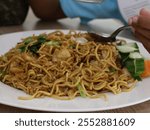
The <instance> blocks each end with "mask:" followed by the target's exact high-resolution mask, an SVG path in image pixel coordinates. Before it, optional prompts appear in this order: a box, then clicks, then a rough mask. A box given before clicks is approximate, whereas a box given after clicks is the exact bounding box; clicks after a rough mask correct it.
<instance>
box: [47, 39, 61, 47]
mask: <svg viewBox="0 0 150 130" xmlns="http://www.w3.org/2000/svg"><path fill="white" fill-rule="evenodd" d="M46 44H47V45H53V46H59V45H60V43H59V42H58V41H54V40H52V41H49V42H47V43H46Z"/></svg>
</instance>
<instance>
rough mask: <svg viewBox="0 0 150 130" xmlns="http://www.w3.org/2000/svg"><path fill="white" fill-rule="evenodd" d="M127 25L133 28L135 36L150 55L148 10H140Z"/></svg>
mask: <svg viewBox="0 0 150 130" xmlns="http://www.w3.org/2000/svg"><path fill="white" fill-rule="evenodd" d="M128 24H129V25H131V26H132V27H133V32H134V34H135V36H136V37H137V38H138V39H139V40H140V41H141V42H142V44H143V45H144V47H145V48H146V49H147V51H148V52H149V53H150V10H148V9H145V8H143V9H141V10H140V13H139V15H138V16H134V17H131V18H130V19H129V22H128Z"/></svg>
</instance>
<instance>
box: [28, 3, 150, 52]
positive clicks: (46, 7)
mask: <svg viewBox="0 0 150 130" xmlns="http://www.w3.org/2000/svg"><path fill="white" fill-rule="evenodd" d="M29 2H30V5H31V7H32V9H33V12H34V13H35V15H36V16H37V17H38V18H40V19H42V20H56V19H59V18H64V17H70V18H75V17H80V19H81V23H83V24H86V23H87V22H89V21H90V20H93V19H95V18H115V19H119V20H121V21H122V22H123V23H125V20H124V19H123V17H122V16H121V14H120V11H119V8H118V4H117V0H105V1H104V2H103V3H102V4H87V3H86V4H85V3H80V2H77V1H75V0H42V1H41V0H29ZM126 24H127V23H126ZM128 24H129V25H131V26H132V27H133V30H134V34H135V36H136V37H137V38H138V39H139V40H140V41H141V42H142V43H143V45H144V47H145V48H146V49H147V50H148V51H149V53H150V11H149V10H147V9H142V10H141V11H140V14H139V15H138V16H135V17H132V18H130V19H129V23H128Z"/></svg>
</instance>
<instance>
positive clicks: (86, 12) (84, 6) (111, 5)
mask: <svg viewBox="0 0 150 130" xmlns="http://www.w3.org/2000/svg"><path fill="white" fill-rule="evenodd" d="M60 4H61V8H62V10H63V12H64V13H65V15H66V16H68V17H70V18H75V17H80V19H81V22H82V23H87V22H88V21H90V20H93V19H96V18H105V19H106V18H115V19H119V20H121V21H122V22H124V23H125V21H124V19H123V18H122V16H121V14H120V11H119V7H118V2H117V0H104V1H103V2H102V3H100V4H91V3H82V2H77V1H76V0H60Z"/></svg>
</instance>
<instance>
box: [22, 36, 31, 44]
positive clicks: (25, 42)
mask: <svg viewBox="0 0 150 130" xmlns="http://www.w3.org/2000/svg"><path fill="white" fill-rule="evenodd" d="M32 41H33V39H32V37H28V38H26V39H24V41H23V42H24V44H25V45H28V44H29V43H30V42H32Z"/></svg>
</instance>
